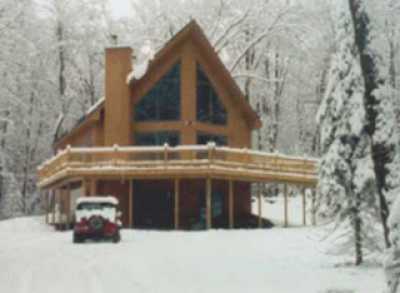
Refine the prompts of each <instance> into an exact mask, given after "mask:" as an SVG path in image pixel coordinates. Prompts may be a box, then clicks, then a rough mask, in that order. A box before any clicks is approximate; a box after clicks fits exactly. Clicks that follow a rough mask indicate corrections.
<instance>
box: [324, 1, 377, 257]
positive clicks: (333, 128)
mask: <svg viewBox="0 0 400 293" xmlns="http://www.w3.org/2000/svg"><path fill="white" fill-rule="evenodd" d="M346 4H347V1H341V3H340V5H338V4H337V9H338V11H337V14H338V15H337V16H336V19H337V23H336V27H335V30H336V44H337V48H336V52H335V53H334V56H333V57H332V63H331V70H330V78H329V82H328V87H327V89H326V92H325V97H324V99H323V101H322V104H321V107H320V109H319V113H318V120H319V125H320V131H321V151H322V157H321V162H320V168H319V198H318V204H319V213H320V216H321V217H324V218H325V219H327V220H331V221H334V222H335V224H336V226H337V227H341V229H342V230H346V228H350V229H347V230H346V231H345V232H347V231H348V230H350V231H349V232H351V234H348V233H345V235H346V241H345V242H346V243H349V242H350V243H352V246H353V247H354V254H355V264H356V265H359V264H361V263H362V261H363V246H364V245H365V242H366V241H367V240H368V239H367V238H366V237H367V233H365V231H366V228H365V223H364V221H367V220H368V219H369V218H370V217H369V215H370V214H371V212H372V211H373V206H374V201H373V188H371V186H373V184H371V183H373V182H374V176H373V173H372V172H368V170H370V169H371V168H372V165H371V159H370V140H369V137H368V134H367V133H366V132H365V123H366V120H365V116H366V113H365V111H364V107H363V97H364V84H363V82H364V81H363V79H362V76H361V69H360V64H359V63H358V62H357V61H358V60H357V58H358V50H357V47H356V46H355V43H354V38H353V35H354V32H353V28H352V23H351V16H350V14H349V10H348V7H347V6H346ZM342 234H343V233H341V235H342ZM341 241H342V242H343V239H341Z"/></svg>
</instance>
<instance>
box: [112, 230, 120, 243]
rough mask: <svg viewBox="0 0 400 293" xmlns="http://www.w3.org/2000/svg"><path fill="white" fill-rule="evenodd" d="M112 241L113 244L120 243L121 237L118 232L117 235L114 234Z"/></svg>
mask: <svg viewBox="0 0 400 293" xmlns="http://www.w3.org/2000/svg"><path fill="white" fill-rule="evenodd" d="M112 241H113V242H114V243H118V242H120V241H121V235H120V234H119V231H118V232H117V233H115V234H114V236H113V239H112Z"/></svg>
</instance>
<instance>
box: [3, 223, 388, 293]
mask: <svg viewBox="0 0 400 293" xmlns="http://www.w3.org/2000/svg"><path fill="white" fill-rule="evenodd" d="M41 223H43V220H41V219H40V218H36V217H35V218H20V219H15V220H10V221H4V222H0V263H1V264H2V268H3V269H2V270H0V284H1V291H2V292H7V293H17V292H18V293H28V292H29V293H31V292H57V293H64V292H65V293H67V292H68V293H69V292H75V293H81V292H82V293H92V292H93V293H101V292H113V293H119V292H121V293H122V292H191V293H192V292H193V293H197V292H211V293H212V292H229V293H236V292H237V293H239V292H240V293H242V292H252V293H257V292H262V293H265V292H277V293H293V292H296V293H320V292H321V293H326V292H359V293H377V292H382V289H383V284H384V281H383V276H382V273H381V269H380V268H373V267H364V268H354V267H347V268H346V267H341V268H336V267H334V265H333V261H332V260H333V259H334V258H331V257H329V256H327V255H325V254H323V253H322V252H321V249H320V243H319V241H318V239H319V238H318V237H317V236H316V233H317V232H318V230H317V229H315V228H288V229H283V228H274V229H270V230H258V229H255V230H235V231H226V230H218V231H217V230H212V231H208V232H149V231H135V230H123V231H122V242H121V243H120V244H113V243H86V244H82V245H74V244H72V234H71V232H49V231H47V228H45V226H44V224H41ZM32 231H33V232H32Z"/></svg>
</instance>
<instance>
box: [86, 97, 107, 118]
mask: <svg viewBox="0 0 400 293" xmlns="http://www.w3.org/2000/svg"><path fill="white" fill-rule="evenodd" d="M105 100H106V98H105V97H102V98H101V99H98V100H97V102H96V103H94V104H93V105H92V106H91V107H90V108H89V109H88V110H87V111H86V115H89V114H91V113H92V112H94V111H95V110H96V109H97V107H99V106H100V105H101V104H102V103H103V102H104V101H105Z"/></svg>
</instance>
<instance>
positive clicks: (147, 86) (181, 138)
mask: <svg viewBox="0 0 400 293" xmlns="http://www.w3.org/2000/svg"><path fill="white" fill-rule="evenodd" d="M132 59H133V58H132V50H131V49H130V48H128V47H115V48H107V49H106V50H105V98H104V99H102V100H100V101H99V102H98V103H97V104H96V105H94V106H93V107H92V108H91V109H90V110H89V111H88V112H87V114H86V115H85V117H84V118H83V119H82V120H81V121H80V123H79V124H78V125H77V126H76V127H74V128H73V129H72V130H71V131H69V132H68V133H67V134H65V135H64V136H62V137H60V138H59V139H58V141H57V142H56V143H55V145H54V148H55V149H56V150H57V154H56V155H55V156H54V157H53V158H50V159H49V160H48V161H46V162H44V163H43V164H42V165H41V166H40V167H39V169H38V177H39V181H38V185H39V187H40V188H41V190H42V193H43V199H44V203H45V205H46V208H47V210H48V213H47V214H46V218H47V221H48V222H52V223H56V221H64V222H65V223H70V222H71V221H72V219H73V210H74V202H75V200H76V198H77V197H78V196H91V195H113V196H116V197H117V198H118V199H119V204H120V209H121V210H122V212H123V216H122V221H123V224H124V226H125V227H133V228H156V229H173V228H175V229H202V228H211V227H219V228H233V227H251V226H263V224H264V223H265V221H264V219H263V218H262V211H261V201H260V200H259V201H258V202H259V204H258V213H257V215H253V214H252V209H251V194H252V191H254V190H257V188H252V185H253V186H254V185H255V184H260V183H263V182H279V183H282V184H296V185H301V186H305V187H311V188H312V187H313V186H315V183H316V167H315V165H316V163H315V161H312V160H306V159H302V158H290V157H285V156H279V155H276V154H268V153H264V152H260V151H252V150H251V145H252V144H251V134H252V131H253V130H255V129H257V128H259V127H260V126H261V122H260V120H259V118H258V116H257V114H256V113H255V111H254V110H253V109H252V108H251V106H250V105H249V104H248V102H247V101H246V99H245V97H244V95H243V93H242V92H241V90H240V88H239V87H238V86H237V84H236V83H235V81H234V80H233V78H232V77H231V75H230V73H229V72H228V70H227V69H226V68H225V66H224V64H223V63H222V62H221V60H220V59H219V57H218V55H217V53H216V52H215V50H214V49H213V47H212V46H211V44H210V43H209V41H208V40H207V38H206V36H205V35H204V33H203V32H202V30H201V28H200V27H199V26H198V24H197V23H196V22H195V21H192V22H190V23H189V24H188V25H187V26H185V27H184V28H183V29H182V30H181V31H180V32H178V33H177V34H176V35H175V36H174V37H173V38H172V39H171V40H170V41H168V42H167V43H166V45H165V46H164V47H163V48H162V49H161V50H160V51H159V52H158V53H157V54H156V55H155V56H154V58H153V59H152V61H151V62H150V63H149V66H148V68H147V70H146V72H145V73H144V75H143V76H141V77H140V78H134V77H132V74H131V73H132V69H133V68H132ZM256 193H257V192H256ZM258 197H259V199H260V193H259V192H258ZM285 198H286V197H285ZM286 202H287V200H286ZM56 207H57V208H56ZM56 210H57V211H56ZM56 213H59V214H60V217H61V220H60V219H58V220H56V215H55V214H56ZM51 215H53V217H52V219H53V220H52V221H51V220H50V218H51ZM285 215H286V219H287V204H286V205H285ZM286 221H287V220H286Z"/></svg>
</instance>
